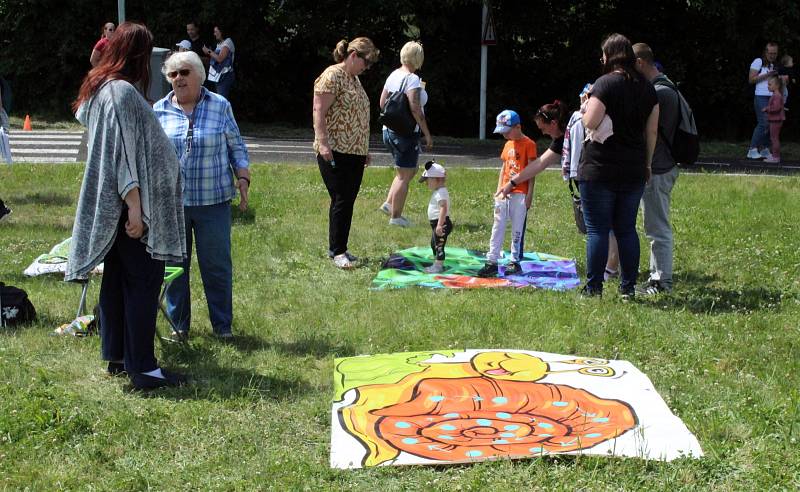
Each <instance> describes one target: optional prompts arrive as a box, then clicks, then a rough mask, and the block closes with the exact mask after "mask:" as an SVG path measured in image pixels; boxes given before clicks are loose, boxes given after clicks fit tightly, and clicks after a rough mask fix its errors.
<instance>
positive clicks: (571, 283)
mask: <svg viewBox="0 0 800 492" xmlns="http://www.w3.org/2000/svg"><path fill="white" fill-rule="evenodd" d="M484 262H485V257H484V255H483V253H481V252H479V251H472V250H468V249H463V248H447V259H446V260H445V262H444V267H445V270H444V272H442V273H437V274H429V273H425V272H424V271H423V269H424V268H425V267H429V266H431V264H433V257H432V256H431V249H430V248H429V247H416V248H408V249H404V250H401V251H398V252H396V253H394V254H393V255H392V256H390V257H389V259H388V260H386V261H385V262H384V264H383V266H382V268H381V270H380V271H379V272H378V275H377V276H376V277H375V279H374V280H373V281H372V287H371V288H372V289H374V290H383V289H400V288H404V287H411V286H418V287H429V288H445V287H446V288H451V289H464V288H476V287H537V288H540V289H552V290H567V289H574V288H576V287H578V286H579V285H580V279H579V278H578V273H577V271H576V269H575V262H574V261H572V260H570V259H567V258H562V257H560V256H554V255H549V254H546V253H525V254H524V255H523V259H522V261H521V262H520V265H521V271H520V272H519V273H518V274H516V275H504V271H505V262H503V261H501V262H500V264H499V265H498V267H499V270H500V274H499V275H498V276H497V277H496V278H479V277H477V276H476V275H477V273H478V270H480V269H481V267H483V265H484Z"/></svg>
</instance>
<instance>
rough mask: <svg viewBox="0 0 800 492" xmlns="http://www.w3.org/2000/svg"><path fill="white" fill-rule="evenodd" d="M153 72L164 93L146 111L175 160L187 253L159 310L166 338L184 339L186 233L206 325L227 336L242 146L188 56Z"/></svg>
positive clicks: (223, 102) (245, 170)
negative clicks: (165, 320) (164, 316)
mask: <svg viewBox="0 0 800 492" xmlns="http://www.w3.org/2000/svg"><path fill="white" fill-rule="evenodd" d="M161 71H162V72H163V73H164V75H165V76H166V78H167V81H169V83H170V84H172V91H171V92H170V93H169V94H167V95H166V97H164V98H163V99H161V100H160V101H158V102H157V103H156V104H155V105H154V106H153V109H154V111H155V113H156V116H157V117H158V120H159V121H160V122H161V126H162V127H163V128H164V132H166V134H167V136H168V137H169V139H170V141H171V142H172V145H173V147H174V151H175V154H176V155H177V156H178V159H179V160H180V164H181V173H182V175H183V183H184V190H183V205H184V216H185V227H186V244H187V250H188V257H187V258H186V260H184V261H183V263H181V264H179V265H178V266H182V267H183V269H184V272H185V273H184V275H182V276H181V277H179V278H178V279H177V280H175V281H174V282H172V285H171V286H170V288H169V289H168V290H167V311H168V313H169V315H170V318H171V319H172V321H173V323H174V324H175V327H176V328H175V332H174V333H173V337H174V338H176V339H178V340H185V339H187V338H188V334H189V327H190V324H191V323H190V321H191V297H190V292H189V265H190V264H191V255H192V233H194V240H195V242H196V245H197V263H198V265H199V267H200V276H201V278H202V279H203V288H204V290H205V294H206V300H207V302H208V311H209V317H210V318H211V327H212V329H213V331H214V334H215V335H217V336H218V337H220V338H225V339H227V338H232V337H233V334H232V329H231V325H232V323H233V267H232V264H231V206H230V204H231V200H232V199H233V198H234V196H235V195H236V190H237V188H238V190H239V194H240V196H241V201H240V202H239V208H240V209H241V210H243V211H244V210H246V209H247V198H248V192H249V189H250V170H249V162H248V156H247V148H246V147H245V144H244V142H243V141H242V137H241V135H240V134H239V127H238V125H237V124H236V120H235V119H234V117H233V111H232V110H231V105H230V103H229V102H228V100H227V99H225V98H224V97H222V96H220V95H218V94H215V93H213V92H210V91H208V90H207V89H206V88H204V87H203V81H204V80H205V77H206V73H205V69H204V68H203V62H202V61H200V57H198V56H197V54H196V53H194V52H193V51H187V52H180V53H175V54H173V55H172V56H170V57H169V58H168V59H167V61H166V62H164V66H163V68H162V69H161Z"/></svg>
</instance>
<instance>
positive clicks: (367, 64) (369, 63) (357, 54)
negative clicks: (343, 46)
mask: <svg viewBox="0 0 800 492" xmlns="http://www.w3.org/2000/svg"><path fill="white" fill-rule="evenodd" d="M356 56H357V57H359V58H361V59H362V60H364V67H366V68H369V67H371V66H372V64H373V63H375V62H373V61H372V60H369V59H368V58H367V57H368V56H369V55H365V54H364V53H360V52H358V51H356Z"/></svg>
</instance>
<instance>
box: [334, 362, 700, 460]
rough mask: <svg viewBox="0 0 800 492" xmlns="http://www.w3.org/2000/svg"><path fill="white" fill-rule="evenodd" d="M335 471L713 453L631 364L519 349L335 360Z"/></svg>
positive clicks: (651, 457) (659, 458)
mask: <svg viewBox="0 0 800 492" xmlns="http://www.w3.org/2000/svg"><path fill="white" fill-rule="evenodd" d="M334 387H335V396H334V403H333V408H332V412H331V467H333V468H360V467H364V466H381V465H383V466H386V465H410V464H428V465H435V464H448V463H463V462H472V461H483V460H491V459H502V458H525V457H536V456H544V455H551V454H589V455H601V456H627V457H638V458H645V459H657V460H665V461H670V460H673V459H675V458H678V457H682V456H691V457H700V456H703V451H702V449H701V448H700V445H699V443H698V442H697V439H696V438H695V437H694V435H692V433H691V432H689V430H688V429H687V428H686V426H685V425H684V423H683V422H682V421H681V420H680V419H679V418H678V417H676V416H675V415H673V414H672V412H671V411H670V409H669V408H668V407H667V405H666V404H665V403H664V400H662V399H661V397H660V396H659V394H658V393H657V392H656V390H655V388H654V387H653V384H652V383H651V382H650V380H649V379H648V378H647V376H645V375H644V374H643V373H642V372H641V371H639V370H638V369H636V367H634V366H633V365H632V364H631V363H630V362H627V361H622V360H604V359H594V358H580V357H575V356H570V355H558V354H549V353H545V352H530V351H520V350H465V351H436V352H407V353H397V354H382V355H371V356H359V357H346V358H340V359H336V360H335V371H334Z"/></svg>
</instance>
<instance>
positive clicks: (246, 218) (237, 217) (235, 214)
mask: <svg viewBox="0 0 800 492" xmlns="http://www.w3.org/2000/svg"><path fill="white" fill-rule="evenodd" d="M231 220H232V224H233V225H234V226H236V225H247V224H255V223H256V212H255V210H253V207H249V208H248V209H247V210H245V211H244V212H242V211H241V210H239V205H238V204H231Z"/></svg>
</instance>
